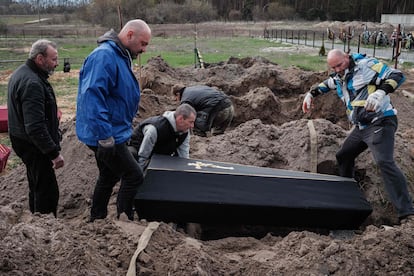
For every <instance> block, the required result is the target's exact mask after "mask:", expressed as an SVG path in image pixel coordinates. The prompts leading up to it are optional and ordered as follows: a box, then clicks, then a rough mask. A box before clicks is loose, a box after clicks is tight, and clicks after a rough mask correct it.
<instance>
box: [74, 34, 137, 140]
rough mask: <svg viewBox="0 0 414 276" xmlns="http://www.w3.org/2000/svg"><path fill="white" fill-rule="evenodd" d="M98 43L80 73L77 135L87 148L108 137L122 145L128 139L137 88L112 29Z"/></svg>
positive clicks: (126, 56)
mask: <svg viewBox="0 0 414 276" xmlns="http://www.w3.org/2000/svg"><path fill="white" fill-rule="evenodd" d="M98 43H99V46H98V47H97V48H96V49H95V50H93V51H92V53H91V54H90V55H89V56H88V57H87V58H86V60H85V62H84V63H83V66H82V68H81V70H80V73H79V88H78V96H77V110H76V134H77V136H78V139H79V140H80V141H81V142H83V143H85V144H86V145H88V146H98V140H105V139H107V138H109V137H111V136H113V137H114V139H115V144H121V143H124V142H126V141H127V140H129V139H130V137H131V134H132V121H133V118H134V116H135V115H136V114H137V112H138V105H139V100H140V87H139V83H138V81H137V79H136V77H135V75H134V72H133V70H132V59H131V55H130V54H129V52H128V50H127V49H125V48H124V47H123V46H122V44H121V42H120V41H119V39H118V36H117V34H116V33H115V32H114V31H113V30H111V31H109V32H107V33H106V34H105V35H103V36H102V37H100V38H99V39H98Z"/></svg>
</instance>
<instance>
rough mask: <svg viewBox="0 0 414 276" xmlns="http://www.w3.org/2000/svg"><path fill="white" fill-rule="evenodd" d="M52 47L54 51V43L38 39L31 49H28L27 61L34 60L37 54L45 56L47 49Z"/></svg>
mask: <svg viewBox="0 0 414 276" xmlns="http://www.w3.org/2000/svg"><path fill="white" fill-rule="evenodd" d="M49 46H50V47H53V48H54V49H56V48H57V45H56V43H55V42H53V41H50V40H47V39H39V40H38V41H36V42H35V43H33V44H32V48H31V49H30V53H29V59H32V60H33V59H35V58H36V56H37V55H38V54H42V55H44V56H46V51H47V48H49Z"/></svg>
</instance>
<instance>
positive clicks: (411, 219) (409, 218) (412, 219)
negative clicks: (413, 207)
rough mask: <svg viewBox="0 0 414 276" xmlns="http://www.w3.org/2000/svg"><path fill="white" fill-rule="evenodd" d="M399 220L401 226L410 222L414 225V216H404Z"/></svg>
mask: <svg viewBox="0 0 414 276" xmlns="http://www.w3.org/2000/svg"><path fill="white" fill-rule="evenodd" d="M399 219H400V224H403V223H408V222H412V223H414V214H409V215H406V216H402V217H400V218H399Z"/></svg>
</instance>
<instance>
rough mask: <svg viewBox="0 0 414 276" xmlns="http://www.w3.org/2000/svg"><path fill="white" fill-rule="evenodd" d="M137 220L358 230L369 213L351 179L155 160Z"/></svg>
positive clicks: (162, 158)
mask: <svg viewBox="0 0 414 276" xmlns="http://www.w3.org/2000/svg"><path fill="white" fill-rule="evenodd" d="M135 209H136V211H137V213H138V216H139V218H140V219H147V220H149V221H152V220H156V221H164V222H196V223H214V224H250V225H272V226H284V227H312V228H328V229H357V228H358V227H359V226H360V225H361V224H362V223H363V221H364V220H365V219H366V218H367V216H369V214H370V213H371V212H372V208H371V206H370V204H369V203H368V202H367V200H366V199H365V197H364V195H363V194H362V192H361V191H360V190H359V187H358V185H357V183H356V182H355V181H354V180H353V179H351V178H344V177H339V176H332V175H324V174H315V173H306V172H298V171H289V170H279V169H271V168H262V167H253V166H244V165H237V164H232V163H221V162H213V161H206V160H196V159H184V158H178V157H170V156H165V155H154V156H153V157H152V160H151V162H150V164H149V167H148V170H147V174H146V177H145V180H144V183H143V185H141V186H140V187H139V190H138V193H137V194H136V196H135Z"/></svg>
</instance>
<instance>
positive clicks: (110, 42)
mask: <svg viewBox="0 0 414 276" xmlns="http://www.w3.org/2000/svg"><path fill="white" fill-rule="evenodd" d="M150 39H151V29H150V28H149V27H148V25H147V24H146V23H145V22H144V21H142V20H140V19H136V20H131V21H129V22H127V23H126V24H125V26H124V27H123V28H122V29H121V31H120V32H119V34H117V33H116V32H115V31H113V30H111V31H109V32H107V33H105V34H104V35H103V36H101V37H99V39H98V44H99V46H98V47H97V48H96V49H95V50H93V51H92V53H91V54H90V55H89V56H88V57H87V58H86V60H85V62H84V64H83V66H82V68H81V70H80V73H79V89H78V97H77V110H76V134H77V136H78V139H79V140H80V141H81V142H83V143H84V144H86V145H87V146H88V147H89V148H90V149H91V150H92V151H93V152H94V153H95V159H96V164H97V166H98V169H99V176H98V179H97V182H96V186H95V190H94V194H93V198H92V207H91V216H90V221H91V222H93V221H94V220H96V219H104V218H105V217H106V216H107V213H108V211H107V205H108V202H109V199H110V197H111V194H112V190H113V187H114V186H115V184H116V183H117V182H118V181H119V180H121V186H120V187H119V192H118V197H117V217H118V218H119V216H120V215H121V214H122V213H125V214H126V215H127V217H128V218H129V219H130V220H133V219H134V213H133V201H134V197H135V194H136V192H137V189H138V186H139V185H140V184H141V183H142V181H143V174H142V171H141V169H140V167H139V165H138V163H137V161H136V160H135V158H134V157H133V156H132V154H131V153H130V152H129V151H128V147H127V144H126V143H127V142H128V140H129V139H130V137H131V134H132V120H133V118H134V116H135V115H136V114H137V112H138V105H139V100H140V87H139V82H138V80H137V79H136V77H135V74H134V72H133V70H132V68H133V64H132V60H133V59H135V58H136V57H137V56H138V55H139V54H141V53H143V52H145V50H146V48H147V46H148V44H149V42H150Z"/></svg>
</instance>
